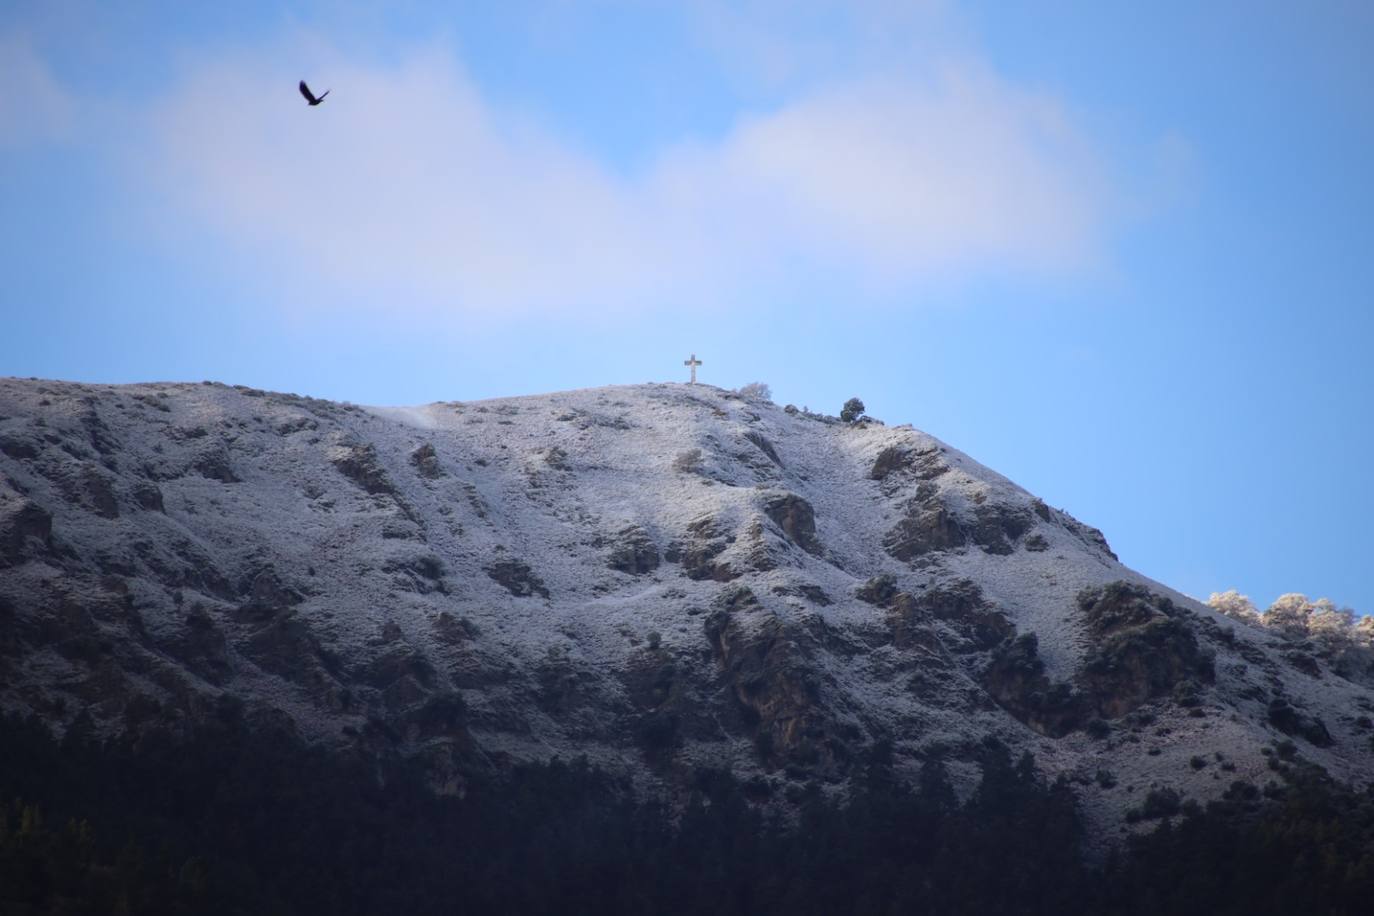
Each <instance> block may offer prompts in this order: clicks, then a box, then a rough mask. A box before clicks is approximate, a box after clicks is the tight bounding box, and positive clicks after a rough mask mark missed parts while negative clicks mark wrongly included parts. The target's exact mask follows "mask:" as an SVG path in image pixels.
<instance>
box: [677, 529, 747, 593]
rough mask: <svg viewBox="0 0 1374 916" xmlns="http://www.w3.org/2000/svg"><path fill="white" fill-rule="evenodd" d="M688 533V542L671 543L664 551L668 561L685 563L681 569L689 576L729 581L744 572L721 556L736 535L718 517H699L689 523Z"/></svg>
mask: <svg viewBox="0 0 1374 916" xmlns="http://www.w3.org/2000/svg"><path fill="white" fill-rule="evenodd" d="M687 533H688V536H689V538H688V540H687V542H686V543H685V544H680V545H672V546H671V547H670V549H669V551H668V552H667V553H666V554H665V556H666V557H667V559H668V560H669V561H676V562H680V563H681V564H682V572H683V574H685V575H686V576H687V578H689V579H694V580H696V581H701V580H703V579H714V580H715V581H717V582H729V581H731V580H733V579H738V578H739V577H740V576H741V575H743V573H742V572H741V571H740V570H737V569H735V567H734V566H733V565H731V564H730V563H729V562H728V561H724V560H720V559H718V558H719V557H720V555H721V554H723V553H724V552H725V550H726V548H727V547H729V546H730V544H731V543H733V541H734V538H733V536H732V535H729V534H727V533H726V530H725V528H724V526H723V525H721V523H720V522H719V521H718V520H717V519H716V518H715V517H713V516H705V517H703V518H699V519H696V520H695V521H693V522H691V523H690V524H689V525H688V526H687Z"/></svg>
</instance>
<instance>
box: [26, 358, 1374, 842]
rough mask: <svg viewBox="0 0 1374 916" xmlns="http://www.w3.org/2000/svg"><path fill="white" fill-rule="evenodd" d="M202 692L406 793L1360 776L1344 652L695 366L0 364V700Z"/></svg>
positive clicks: (159, 698) (1105, 796)
mask: <svg viewBox="0 0 1374 916" xmlns="http://www.w3.org/2000/svg"><path fill="white" fill-rule="evenodd" d="M226 703H233V704H235V705H236V706H237V707H239V708H241V709H242V710H243V711H244V714H245V715H246V717H247V718H248V720H249V721H253V722H260V723H264V727H266V724H270V725H271V727H273V728H277V729H283V730H286V731H288V732H292V733H294V734H296V735H298V736H299V737H300V738H301V739H302V740H303V741H306V742H308V743H311V744H314V745H320V746H324V747H331V748H332V747H338V748H344V747H347V748H353V749H362V750H364V751H366V752H368V753H378V754H389V755H395V756H398V757H400V758H404V759H407V760H411V761H414V762H416V763H417V764H418V765H419V766H420V767H422V769H423V772H424V773H425V774H426V780H427V781H428V783H429V785H430V786H431V788H432V789H433V790H434V791H436V792H438V793H440V794H441V795H443V794H447V795H462V794H463V793H464V792H465V791H466V787H467V785H468V783H469V780H470V779H471V778H472V776H473V774H476V773H481V772H493V771H500V770H501V769H502V768H505V767H509V766H512V765H515V764H518V763H521V762H529V761H546V760H549V759H551V758H553V757H562V758H564V759H569V758H574V757H578V756H582V755H585V756H586V757H587V758H588V760H589V761H590V762H591V763H592V764H593V765H595V766H597V767H599V768H602V769H604V770H606V771H609V772H614V773H618V774H620V775H621V776H622V777H624V778H625V779H626V780H628V781H629V783H630V784H631V785H633V786H634V787H635V789H636V791H640V792H644V793H648V794H659V795H661V796H663V797H666V798H672V797H674V796H675V795H677V794H679V793H680V792H681V791H682V790H683V788H684V787H686V786H690V785H691V784H692V781H693V779H694V778H695V776H694V774H698V773H700V772H702V771H704V770H710V769H724V770H728V771H730V772H732V773H733V774H735V776H736V777H738V778H739V779H741V780H743V781H744V782H745V784H746V785H747V786H748V787H749V790H750V793H751V798H752V799H754V800H755V801H756V802H757V803H758V804H763V805H778V806H784V807H785V806H786V805H787V804H789V800H791V799H794V798H796V797H798V792H799V791H801V789H802V788H803V787H813V788H814V787H820V789H821V790H822V791H823V792H840V793H842V792H843V791H844V790H845V787H846V786H847V785H848V784H849V783H850V781H851V780H852V779H854V778H855V776H856V774H857V773H858V772H859V771H860V769H861V767H862V764H863V761H865V760H867V759H869V758H870V757H871V755H872V752H873V751H874V749H875V748H878V747H881V748H884V749H885V751H887V752H890V755H891V759H892V761H893V767H894V772H896V773H897V774H899V775H900V776H903V777H904V778H907V779H910V780H912V781H913V782H914V781H915V780H916V779H917V778H918V773H919V771H920V768H921V765H922V763H923V762H925V761H927V760H930V759H932V758H933V757H938V758H939V759H940V760H941V761H942V763H943V764H944V765H945V766H946V767H947V769H948V772H949V773H950V775H951V777H952V781H953V786H954V789H955V790H956V792H961V793H965V794H966V793H967V792H969V791H971V790H972V787H973V785H974V784H975V783H976V780H977V778H978V777H979V775H980V764H979V762H978V761H979V759H980V756H979V748H980V747H982V746H983V745H984V744H985V743H986V742H987V741H988V740H990V739H995V740H996V741H998V742H1001V743H1002V744H1004V745H1005V746H1007V747H1008V748H1010V749H1011V750H1012V752H1013V753H1014V754H1016V755H1020V754H1021V753H1022V752H1029V753H1030V754H1031V755H1032V756H1033V759H1034V761H1035V765H1036V766H1037V767H1038V768H1039V769H1040V770H1041V771H1043V772H1044V773H1045V774H1046V776H1047V777H1049V778H1055V777H1061V776H1062V777H1064V778H1065V779H1067V780H1068V781H1069V782H1070V783H1071V784H1073V785H1075V787H1076V791H1077V795H1078V798H1079V804H1080V806H1081V808H1082V811H1083V812H1084V815H1085V818H1086V822H1087V823H1088V824H1089V826H1090V827H1091V829H1092V830H1093V831H1094V832H1095V834H1096V835H1098V836H1100V837H1106V836H1109V835H1111V834H1112V833H1115V832H1117V831H1119V830H1121V829H1128V828H1127V824H1128V823H1129V822H1136V821H1138V820H1140V818H1141V817H1142V816H1144V817H1147V818H1148V817H1149V816H1150V811H1149V810H1148V806H1147V807H1146V808H1144V809H1142V807H1141V804H1142V802H1143V801H1144V800H1145V798H1146V796H1147V795H1150V796H1151V797H1155V798H1160V797H1172V798H1174V799H1175V800H1177V799H1184V800H1187V799H1192V800H1195V801H1197V802H1199V803H1205V802H1207V801H1209V800H1212V799H1215V798H1218V797H1219V796H1220V795H1221V794H1222V793H1223V791H1225V790H1226V788H1227V787H1228V786H1229V785H1231V784H1232V783H1233V781H1235V780H1251V781H1259V782H1262V781H1263V780H1264V778H1265V777H1266V774H1267V770H1268V769H1269V768H1271V767H1270V760H1271V758H1272V756H1273V754H1274V747H1275V746H1276V745H1277V746H1281V747H1283V748H1285V749H1287V751H1286V752H1287V753H1290V754H1291V753H1298V754H1300V755H1301V756H1302V757H1303V758H1304V759H1306V760H1307V761H1310V762H1311V763H1313V764H1315V765H1317V766H1320V767H1322V768H1324V769H1325V770H1326V771H1327V772H1328V773H1330V774H1331V775H1333V776H1334V777H1337V778H1339V779H1342V780H1350V781H1365V780H1368V779H1369V778H1370V777H1371V775H1374V759H1372V757H1371V745H1370V737H1369V735H1370V733H1369V729H1370V727H1371V726H1370V719H1369V715H1370V714H1371V712H1372V711H1374V690H1371V688H1370V680H1369V670H1368V661H1367V660H1365V659H1354V660H1353V661H1352V660H1351V659H1350V658H1335V657H1333V656H1331V655H1330V654H1329V653H1328V654H1327V655H1325V656H1324V655H1323V654H1322V652H1321V651H1320V647H1314V646H1312V645H1309V644H1303V643H1296V644H1295V643H1293V642H1291V641H1284V640H1283V639H1281V638H1280V637H1278V636H1277V635H1275V634H1273V633H1269V632H1266V631H1264V630H1261V629H1257V628H1252V627H1247V626H1245V625H1243V624H1239V623H1237V622H1236V621H1234V620H1231V619H1229V618H1227V617H1224V616H1222V615H1221V614H1219V613H1217V612H1216V611H1214V610H1212V609H1211V608H1208V607H1205V606H1203V605H1201V604H1199V603H1198V602H1196V601H1194V600H1192V599H1190V598H1188V597H1186V596H1183V595H1181V594H1178V593H1177V592H1174V591H1172V590H1170V589H1168V588H1167V587H1165V586H1163V585H1160V584H1158V583H1156V582H1153V581H1151V580H1149V579H1147V578H1145V577H1144V576H1141V575H1139V574H1137V573H1135V572H1133V571H1132V570H1130V569H1128V568H1126V567H1124V566H1122V565H1121V563H1120V562H1118V560H1117V558H1116V556H1115V555H1114V554H1113V553H1112V551H1111V549H1110V547H1109V546H1108V544H1107V541H1106V540H1105V538H1104V537H1103V535H1102V534H1101V533H1100V532H1099V531H1097V530H1096V529H1094V528H1092V527H1089V526H1087V525H1085V524H1083V523H1081V522H1079V521H1077V520H1075V519H1074V518H1073V517H1071V516H1070V515H1069V514H1067V513H1066V512H1064V511H1061V510H1058V509H1054V508H1051V507H1050V506H1048V505H1046V504H1045V503H1044V502H1043V501H1041V500H1039V499H1037V498H1035V497H1034V496H1032V495H1031V494H1029V493H1027V492H1025V491H1024V490H1022V489H1021V488H1019V487H1017V486H1016V485H1015V484H1013V483H1012V482H1010V481H1009V480H1007V479H1006V478H1004V477H1002V476H1000V475H998V474H997V473H995V472H993V471H991V470H989V469H987V468H985V467H983V466H982V465H980V464H978V463H977V462H975V461H974V460H972V459H971V458H969V457H968V456H966V455H963V454H961V453H960V452H958V451H957V450H955V449H953V448H950V447H949V446H947V445H945V444H943V443H941V442H940V441H938V440H936V439H934V438H933V437H931V436H928V435H926V434H924V433H922V432H920V431H918V430H916V429H913V428H911V427H908V426H899V427H888V426H885V425H882V424H881V423H878V422H876V421H864V422H858V423H841V422H839V421H838V420H836V419H834V418H830V417H823V416H818V415H814V414H809V413H806V412H799V411H796V410H795V409H794V408H790V407H789V408H786V409H784V408H780V407H777V406H776V405H774V404H771V403H767V402H763V401H758V400H748V399H745V398H744V397H741V396H740V395H738V394H735V393H732V392H728V391H723V390H720V389H717V388H712V387H709V386H704V385H694V386H689V385H682V384H649V385H637V386H626V387H610V388H597V389H588V390H583V391H573V392H563V393H557V394H549V395H541V396H534V397H521V398H507V399H499V400H491V401H481V402H472V403H459V402H442V403H436V404H429V405H425V406H422V407H407V408H365V407H359V406H354V405H351V404H339V403H332V402H328V401H322V400H316V399H313V398H307V397H299V396H296V395H289V394H277V393H271V392H266V391H258V390H254V389H250V388H245V387H242V386H232V387H231V386H226V385H221V384H215V383H204V384H200V385H188V384H150V385H129V386H104V385H84V384H69V383H60V382H44V381H32V380H30V381H21V380H14V379H8V380H0V704H2V705H3V707H4V708H5V709H6V710H8V711H18V712H24V713H34V714H37V716H38V717H40V718H41V719H42V720H43V721H45V722H46V723H48V724H49V725H50V726H52V727H53V728H55V729H57V730H58V731H65V730H70V729H72V728H76V727H79V728H81V729H85V730H89V731H91V732H93V733H95V734H105V735H114V734H123V733H129V732H135V733H136V732H138V731H139V730H140V729H145V728H148V727H151V726H154V725H156V726H160V727H168V728H171V729H173V730H175V729H190V728H193V727H194V726H195V724H196V723H197V722H199V721H203V720H206V719H209V718H213V717H214V716H216V715H219V714H220V712H221V711H222V709H223V707H224V704H226ZM1142 812H1143V815H1142Z"/></svg>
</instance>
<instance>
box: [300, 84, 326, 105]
mask: <svg viewBox="0 0 1374 916" xmlns="http://www.w3.org/2000/svg"><path fill="white" fill-rule="evenodd" d="M328 94H329V93H328V92H325V95H328ZM301 95H303V96H305V100H306V101H307V102H309V103H310V104H311V105H318V104H319V103H320V100H319V99H317V98H315V95H314V93H312V92H311V91H310V87H309V86H307V85H306V84H305V80H301Z"/></svg>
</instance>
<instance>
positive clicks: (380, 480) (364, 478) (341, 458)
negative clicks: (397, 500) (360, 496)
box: [329, 442, 396, 496]
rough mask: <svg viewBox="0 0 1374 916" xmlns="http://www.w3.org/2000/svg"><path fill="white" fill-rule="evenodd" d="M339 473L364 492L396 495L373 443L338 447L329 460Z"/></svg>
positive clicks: (393, 485)
mask: <svg viewBox="0 0 1374 916" xmlns="http://www.w3.org/2000/svg"><path fill="white" fill-rule="evenodd" d="M329 460H330V461H331V462H332V463H333V465H334V467H335V468H337V469H338V471H339V473H340V474H342V475H344V476H345V477H347V478H348V479H349V480H351V481H353V482H354V483H355V484H357V485H358V486H359V487H361V488H362V490H363V491H364V492H367V493H385V494H388V495H391V496H394V495H396V486H395V484H393V483H392V482H391V478H390V477H388V476H387V473H386V469H385V468H383V467H382V463H381V460H380V459H379V458H378V457H377V449H376V447H375V446H373V445H372V443H370V442H369V443H366V444H362V445H343V446H338V447H336V448H335V449H334V450H333V452H332V454H331V455H330V459H329Z"/></svg>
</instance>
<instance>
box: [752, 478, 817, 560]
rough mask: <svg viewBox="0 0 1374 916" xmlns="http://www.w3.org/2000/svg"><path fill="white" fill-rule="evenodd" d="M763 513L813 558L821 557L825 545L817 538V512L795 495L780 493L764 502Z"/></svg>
mask: <svg viewBox="0 0 1374 916" xmlns="http://www.w3.org/2000/svg"><path fill="white" fill-rule="evenodd" d="M763 511H764V512H765V513H766V514H767V516H768V517H769V518H770V519H772V520H773V524H775V525H777V526H778V527H779V528H781V529H782V533H783V534H784V535H786V536H787V539H788V540H789V541H791V542H792V543H794V544H796V545H797V546H798V547H800V548H801V549H802V550H805V551H806V552H807V553H809V554H811V555H812V556H817V557H818V556H821V555H822V554H823V553H824V552H825V547H824V545H822V544H821V542H820V540H819V539H818V538H817V537H816V512H815V510H814V509H812V508H811V504H810V503H809V502H807V501H806V500H804V499H802V498H801V497H800V496H797V495H796V494H795V493H780V494H776V495H773V496H769V497H768V498H767V499H765V500H764V503H763Z"/></svg>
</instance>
